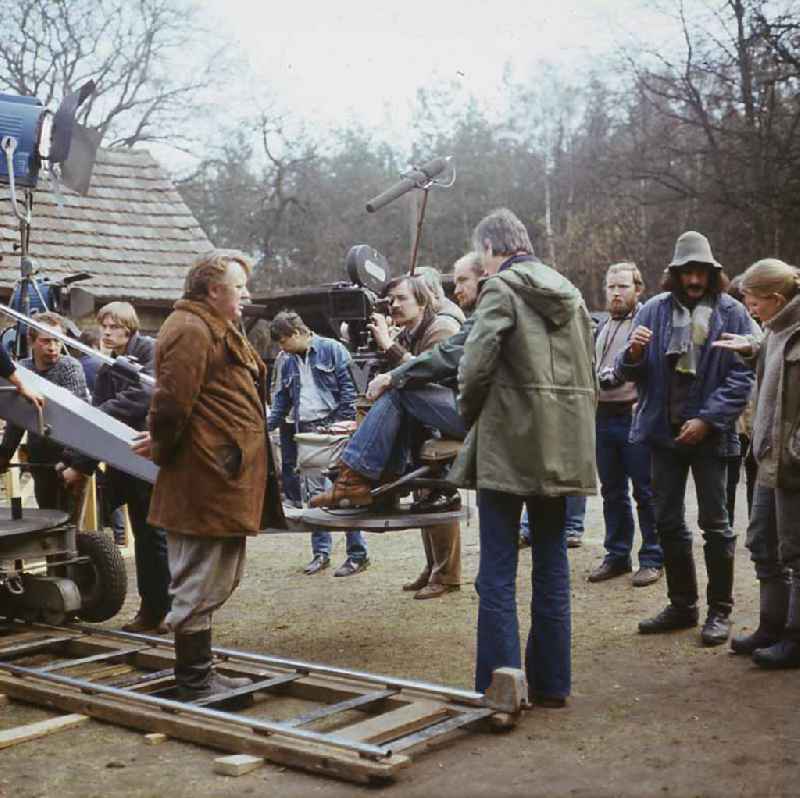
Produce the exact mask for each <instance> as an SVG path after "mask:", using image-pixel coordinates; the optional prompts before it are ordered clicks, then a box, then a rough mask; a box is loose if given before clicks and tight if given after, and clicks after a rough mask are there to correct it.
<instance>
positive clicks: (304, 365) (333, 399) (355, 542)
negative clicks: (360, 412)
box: [267, 311, 369, 576]
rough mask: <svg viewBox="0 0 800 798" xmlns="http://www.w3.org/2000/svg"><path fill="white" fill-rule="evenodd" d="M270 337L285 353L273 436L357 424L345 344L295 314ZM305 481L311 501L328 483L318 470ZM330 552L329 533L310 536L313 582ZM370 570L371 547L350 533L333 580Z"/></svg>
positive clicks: (278, 320) (273, 327) (279, 319)
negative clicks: (284, 429) (285, 428)
mask: <svg viewBox="0 0 800 798" xmlns="http://www.w3.org/2000/svg"><path fill="white" fill-rule="evenodd" d="M270 335H271V336H272V340H273V341H275V342H276V343H277V344H278V346H279V347H280V348H281V349H282V350H283V352H285V353H286V357H285V358H284V359H283V361H282V364H281V369H280V374H279V376H278V379H279V383H278V386H277V390H276V391H275V395H274V399H273V402H272V409H271V411H270V414H269V419H268V424H267V426H268V428H269V430H270V431H272V430H274V429H277V428H278V427H280V426H281V425H282V424H283V422H284V421H286V420H287V418H288V420H289V421H290V423H291V424H292V425H293V426H294V431H295V433H299V432H315V431H317V430H319V429H322V428H324V427H327V426H329V425H331V424H333V423H335V422H337V421H350V420H352V419H354V418H355V416H356V410H355V401H356V386H355V383H354V382H353V377H352V375H351V373H350V353H349V352H348V351H347V349H346V348H345V347H344V346H343V345H342V344H340V343H339V342H338V341H334V340H333V339H332V338H323V337H322V336H321V335H315V334H314V333H313V332H312V331H311V330H309V329H308V327H307V326H306V325H305V322H304V321H303V319H302V318H300V316H299V315H298V314H297V313H294V312H292V311H282V312H281V313H278V315H277V316H275V318H274V319H273V320H272V323H271V324H270ZM293 442H294V441H293V440H292V443H293ZM301 481H302V483H303V485H304V487H305V491H304V492H305V495H306V496H307V497H314V496H316V495H317V494H319V493H321V492H322V491H324V490H325V487H326V480H325V478H324V477H323V476H322V473H321V472H320V471H318V470H316V469H314V470H312V471H307V472H305V473H302V474H301ZM328 484H329V483H328ZM331 548H332V541H331V534H330V532H312V533H311V552H312V558H311V561H310V562H309V563H308V565H306V567H305V568H304V569H303V572H304V573H305V574H307V575H309V576H310V575H312V574H316V573H319V572H320V571H322V570H324V569H325V568H327V567H328V566H329V565H330V556H331ZM368 565H369V559H368V557H367V544H366V542H365V541H364V538H363V536H362V534H361V532H348V533H347V559H346V560H345V561H344V563H342V565H340V566H339V567H338V568H337V569H336V570H335V571H334V574H333V575H334V576H352V575H353V574H357V573H359V572H361V571H363V570H365V569H366V568H367V566H368Z"/></svg>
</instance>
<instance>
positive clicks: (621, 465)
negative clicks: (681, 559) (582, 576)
mask: <svg viewBox="0 0 800 798" xmlns="http://www.w3.org/2000/svg"><path fill="white" fill-rule="evenodd" d="M630 431H631V415H630V414H628V415H626V416H604V417H602V416H598V417H597V471H598V474H599V475H600V486H601V492H602V495H603V516H604V518H605V523H606V537H605V544H604V545H605V547H606V557H605V559H606V562H610V563H614V564H617V563H622V564H625V565H630V564H631V549H632V548H633V537H634V532H635V529H636V527H635V525H634V521H633V508H632V507H631V499H630V495H629V493H628V480H630V481H631V483H632V484H633V498H634V500H635V501H636V510H637V514H638V516H639V530H640V531H641V533H642V545H641V546H640V548H639V567H640V568H661V567H662V565H663V564H664V555H663V554H662V552H661V546H660V545H659V542H658V533H657V532H656V508H655V502H654V500H653V488H652V486H651V484H650V449H649V448H648V447H647V446H644V445H643V444H640V443H630V442H629V440H628V436H629V435H630Z"/></svg>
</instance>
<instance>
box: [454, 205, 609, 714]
mask: <svg viewBox="0 0 800 798" xmlns="http://www.w3.org/2000/svg"><path fill="white" fill-rule="evenodd" d="M473 246H474V248H475V251H476V252H478V253H480V254H481V257H482V260H483V268H484V271H485V272H486V273H487V274H488V275H490V276H489V277H488V279H487V280H486V281H485V283H484V285H483V287H482V289H481V293H480V295H479V297H478V304H477V307H476V311H475V322H474V326H473V327H472V330H471V332H470V334H469V337H468V338H467V341H466V343H465V345H464V356H463V358H462V360H461V364H460V366H459V372H458V388H459V396H458V405H459V411H460V412H461V415H462V416H463V418H464V421H465V423H466V426H467V428H468V429H469V433H468V435H467V438H466V441H465V444H464V448H463V449H462V451H461V453H460V454H459V457H458V459H457V460H456V462H455V464H454V466H453V469H452V471H451V475H450V479H451V480H452V481H453V482H455V483H456V484H458V485H460V486H462V487H470V488H477V491H478V510H479V513H480V568H479V572H478V577H477V579H476V582H475V585H476V589H477V591H478V593H479V595H480V602H479V608H478V661H477V667H476V675H475V682H476V689H478V690H480V691H485V690H486V688H487V687H488V686H489V684H490V682H491V678H492V672H493V671H494V670H495V669H496V668H499V667H504V666H507V667H517V668H518V667H520V643H519V628H518V623H517V609H516V596H515V585H516V572H517V537H518V529H519V518H520V511H521V509H522V504H523V502H524V503H525V504H526V506H527V508H528V514H529V517H530V518H531V519H533V520H534V521H535V525H534V530H535V531H534V533H533V539H532V541H531V545H532V548H533V582H534V585H535V587H534V591H533V599H532V602H531V616H532V629H531V632H530V634H529V636H528V642H527V648H526V657H525V658H526V668H525V669H526V674H527V678H528V689H529V693H530V698H531V700H532V701H533V702H534V703H538V704H540V705H543V706H563V705H564V704H565V702H566V697H567V696H568V695H569V692H570V637H571V628H570V604H569V565H568V562H567V546H566V537H565V532H564V512H565V498H566V497H567V496H578V495H588V494H593V493H595V492H596V488H595V463H594V451H595V441H594V435H595V422H594V418H595V402H596V383H595V374H594V366H593V350H594V345H593V340H592V331H591V321H590V318H589V313H588V311H587V309H586V305H585V304H584V301H583V299H582V297H581V295H580V293H579V291H578V290H577V289H576V288H575V286H573V285H572V284H571V283H570V282H569V281H568V280H567V279H566V278H565V277H563V276H562V275H560V274H559V273H558V272H556V271H554V270H553V269H551V268H549V267H548V266H545V265H544V264H543V263H542V262H541V261H539V260H538V259H537V258H536V257H535V256H534V254H533V247H532V246H531V242H530V239H529V237H528V233H527V231H526V230H525V227H524V225H523V224H522V222H521V221H520V220H519V219H518V218H517V217H516V216H515V215H514V214H513V213H512V212H511V211H509V210H507V209H505V208H501V209H498V210H495V211H492V213H490V214H489V215H488V216H486V217H485V218H484V219H483V220H482V221H481V222H480V223H479V224H478V225H477V227H476V228H475V231H474V233H473Z"/></svg>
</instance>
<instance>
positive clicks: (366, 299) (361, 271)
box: [245, 244, 392, 393]
mask: <svg viewBox="0 0 800 798" xmlns="http://www.w3.org/2000/svg"><path fill="white" fill-rule="evenodd" d="M345 272H346V274H347V277H348V278H349V279H348V280H346V281H344V280H343V281H341V282H337V283H328V284H325V285H320V286H317V287H314V288H298V289H289V290H286V291H273V292H271V293H270V294H268V295H264V296H254V297H253V304H252V305H250V306H249V307H247V308H246V310H245V316H246V321H245V326H246V328H247V329H248V331H249V330H251V329H252V327H253V326H254V325H255V323H256V322H257V321H258V320H259V319H264V320H267V321H269V320H271V319H272V318H274V317H275V315H276V314H277V313H279V312H280V311H282V310H294V311H296V312H297V313H299V314H300V316H302V318H303V321H304V322H305V323H306V324H307V325H308V326H309V328H310V329H312V330H313V331H314V332H315V333H317V334H318V335H323V336H326V337H328V338H335V339H336V340H339V341H342V343H344V344H345V345H346V346H347V348H348V349H349V350H350V352H351V353H352V358H353V360H352V373H353V379H354V381H355V383H356V388H357V389H358V391H359V393H363V392H364V391H365V390H366V387H367V384H368V383H369V381H370V379H372V377H373V376H375V374H377V373H378V372H379V371H380V369H381V365H382V364H383V355H382V354H381V353H380V352H379V351H378V350H377V348H376V347H375V345H374V342H373V341H372V336H371V334H370V331H369V326H368V325H369V323H370V320H371V318H372V315H373V314H374V313H383V314H387V313H388V312H389V301H388V300H387V299H384V298H382V297H381V293H382V292H383V289H384V286H385V285H386V283H387V282H388V281H389V280H390V279H391V276H392V275H391V274H390V269H389V263H388V261H387V260H386V258H385V257H384V256H383V255H382V254H381V253H380V252H378V250H376V249H374V248H373V247H371V246H369V245H368V244H356V245H355V246H353V247H351V248H350V250H349V252H348V253H347V256H346V258H345Z"/></svg>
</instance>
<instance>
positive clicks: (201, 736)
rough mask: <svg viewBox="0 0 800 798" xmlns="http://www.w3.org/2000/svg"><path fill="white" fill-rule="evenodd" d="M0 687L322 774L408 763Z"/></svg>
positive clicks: (381, 773)
mask: <svg viewBox="0 0 800 798" xmlns="http://www.w3.org/2000/svg"><path fill="white" fill-rule="evenodd" d="M0 691H2V692H5V693H6V694H7V695H9V696H10V697H11V698H16V699H20V700H23V701H27V702H29V703H33V704H37V705H39V706H50V707H58V708H59V709H62V710H66V711H69V712H79V713H81V714H84V715H89V716H91V717H94V718H98V719H100V720H104V721H107V722H109V723H115V724H117V725H119V726H128V727H130V728H133V729H142V730H145V731H148V732H154V731H156V732H161V733H162V734H166V735H168V736H169V737H173V738H175V739H179V740H186V741H187V742H191V743H196V744H198V745H203V746H206V747H208V748H215V749H217V750H220V751H228V752H230V753H237V754H242V753H244V754H253V755H254V756H262V757H264V759H268V760H269V761H271V762H275V763H277V764H280V765H286V766H288V767H293V768H299V769H301V770H307V771H310V772H312V773H319V774H322V775H325V776H331V777H334V778H339V779H343V780H345V781H352V782H356V783H361V784H369V783H381V782H383V783H385V782H389V781H394V780H395V779H396V778H397V772H398V771H399V770H400V769H401V768H405V767H407V766H408V765H409V763H410V760H409V758H408V757H406V756H391V757H387V758H386V759H382V760H381V761H374V760H370V759H366V758H362V757H360V756H359V755H358V754H356V753H351V752H349V751H343V750H340V749H336V748H330V747H327V746H325V745H322V744H317V743H307V742H305V741H302V740H290V739H288V738H283V739H282V738H281V737H280V735H279V734H272V735H269V736H267V737H265V736H263V735H261V734H257V733H255V732H248V731H247V730H245V729H242V728H240V727H231V726H224V725H223V724H222V723H216V722H212V721H206V720H204V719H199V718H192V717H190V716H185V715H172V714H169V713H166V712H161V711H159V710H153V709H151V708H149V707H143V706H132V705H131V704H129V703H128V702H122V701H120V702H117V701H114V700H113V699H108V698H105V697H101V696H97V695H95V696H89V695H84V694H82V693H76V692H72V691H70V690H68V689H66V688H62V687H56V686H53V685H44V684H41V683H39V684H36V683H34V681H33V679H19V678H16V677H13V676H8V675H6V674H2V673H0Z"/></svg>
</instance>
